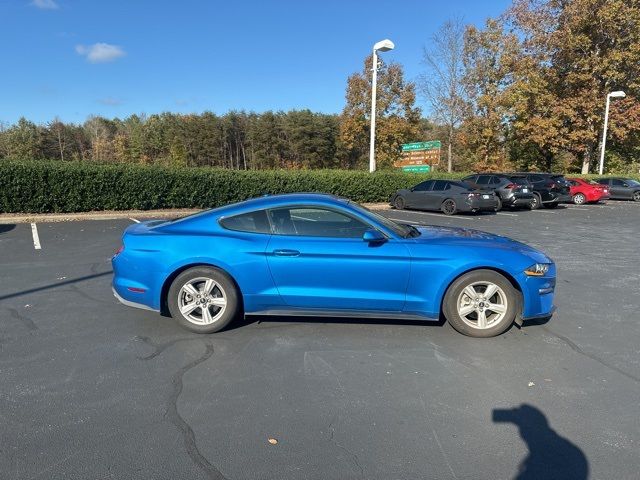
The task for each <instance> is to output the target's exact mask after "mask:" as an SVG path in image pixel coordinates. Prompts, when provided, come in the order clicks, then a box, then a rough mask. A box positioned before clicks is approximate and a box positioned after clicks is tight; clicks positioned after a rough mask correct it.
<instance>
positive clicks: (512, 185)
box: [504, 183, 517, 188]
mask: <svg viewBox="0 0 640 480" xmlns="http://www.w3.org/2000/svg"><path fill="white" fill-rule="evenodd" d="M516 187H517V185H516V184H515V183H510V184H509V185H505V186H504V188H516Z"/></svg>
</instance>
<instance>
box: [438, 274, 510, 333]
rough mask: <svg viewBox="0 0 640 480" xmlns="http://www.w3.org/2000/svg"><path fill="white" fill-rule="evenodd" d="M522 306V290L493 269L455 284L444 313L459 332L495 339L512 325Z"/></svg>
mask: <svg viewBox="0 0 640 480" xmlns="http://www.w3.org/2000/svg"><path fill="white" fill-rule="evenodd" d="M519 305H520V296H519V293H518V291H517V290H516V289H515V288H514V287H513V285H511V282H509V280H507V279H506V278H505V277H504V276H502V275H500V274H499V273H498V272H494V271H493V270H473V271H471V272H469V273H466V274H464V275H463V276H461V277H460V278H458V279H457V280H456V281H454V282H453V283H452V284H451V285H450V286H449V288H448V289H447V293H446V294H445V297H444V301H443V304H442V310H443V313H444V316H445V317H446V319H447V321H448V322H449V323H450V324H451V326H452V327H453V328H455V329H456V330H457V331H458V332H460V333H462V334H464V335H468V336H470V337H494V336H496V335H500V334H501V333H503V332H504V331H505V330H507V329H508V328H509V326H511V324H512V323H513V321H514V320H515V318H516V314H517V312H518V308H519Z"/></svg>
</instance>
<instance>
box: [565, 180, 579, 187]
mask: <svg viewBox="0 0 640 480" xmlns="http://www.w3.org/2000/svg"><path fill="white" fill-rule="evenodd" d="M567 181H568V182H569V184H570V185H573V186H574V187H579V186H580V182H577V181H575V180H567Z"/></svg>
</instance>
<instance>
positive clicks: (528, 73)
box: [505, 0, 640, 173]
mask: <svg viewBox="0 0 640 480" xmlns="http://www.w3.org/2000/svg"><path fill="white" fill-rule="evenodd" d="M505 19H506V20H507V21H508V22H509V23H510V25H511V26H512V28H513V29H514V31H516V32H517V33H518V35H519V37H520V38H521V39H522V48H521V52H520V58H519V62H517V66H518V67H519V68H518V72H519V75H520V81H519V82H518V85H517V88H516V89H514V92H515V95H516V97H517V99H518V102H519V104H518V108H517V121H516V123H514V125H513V127H514V129H515V130H516V131H517V134H518V136H520V137H521V138H522V139H523V140H524V141H527V142H529V143H531V144H532V145H534V146H535V147H536V148H537V149H538V151H539V152H540V153H541V154H542V155H543V156H544V157H546V158H547V162H546V165H547V166H549V165H550V163H551V162H550V161H549V159H550V158H551V157H552V156H553V155H554V154H557V153H558V152H559V151H560V150H566V151H568V152H570V153H572V154H573V155H575V156H576V157H577V158H580V159H581V162H580V163H581V170H582V173H587V172H588V171H589V167H590V165H592V163H593V159H594V157H595V156H596V155H595V154H596V153H597V151H598V145H599V142H600V139H601V135H602V124H603V116H604V104H605V98H606V95H607V93H609V92H611V91H613V90H624V91H625V92H626V93H627V95H628V99H627V100H626V101H625V102H624V103H623V104H622V106H621V108H617V107H614V108H613V109H612V115H611V122H612V124H614V123H615V124H616V125H617V128H619V130H618V133H619V134H620V135H624V137H629V136H633V135H637V132H638V129H640V125H638V124H637V122H634V120H635V117H634V116H633V115H631V114H629V115H627V114H625V113H624V112H633V111H635V107H634V106H635V105H636V104H637V102H638V99H639V98H640V4H638V2H635V1H634V2H630V1H627V0H606V1H604V0H569V1H567V0H518V1H516V2H515V4H514V6H513V7H512V8H511V9H510V10H509V11H508V12H507V14H506V15H505ZM617 140H618V141H620V140H624V138H623V137H618V138H617Z"/></svg>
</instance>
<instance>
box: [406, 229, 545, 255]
mask: <svg viewBox="0 0 640 480" xmlns="http://www.w3.org/2000/svg"><path fill="white" fill-rule="evenodd" d="M416 228H417V229H418V230H419V231H420V236H419V237H415V238H414V239H413V240H414V241H415V242H416V243H418V244H421V243H425V244H430V245H434V244H443V245H448V246H461V247H472V248H473V247H479V248H497V249H501V250H509V251H513V252H518V253H520V254H522V255H526V256H527V257H529V258H531V259H532V260H534V261H535V262H539V263H553V261H552V260H551V259H550V258H549V257H547V256H546V255H545V254H544V253H542V252H541V251H539V250H536V249H535V248H533V247H530V246H529V245H526V244H524V243H522V242H518V241H517V240H513V239H511V238H508V237H503V236H501V235H495V234H493V233H488V232H483V231H481V230H474V229H471V228H455V227H441V226H428V227H416Z"/></svg>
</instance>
